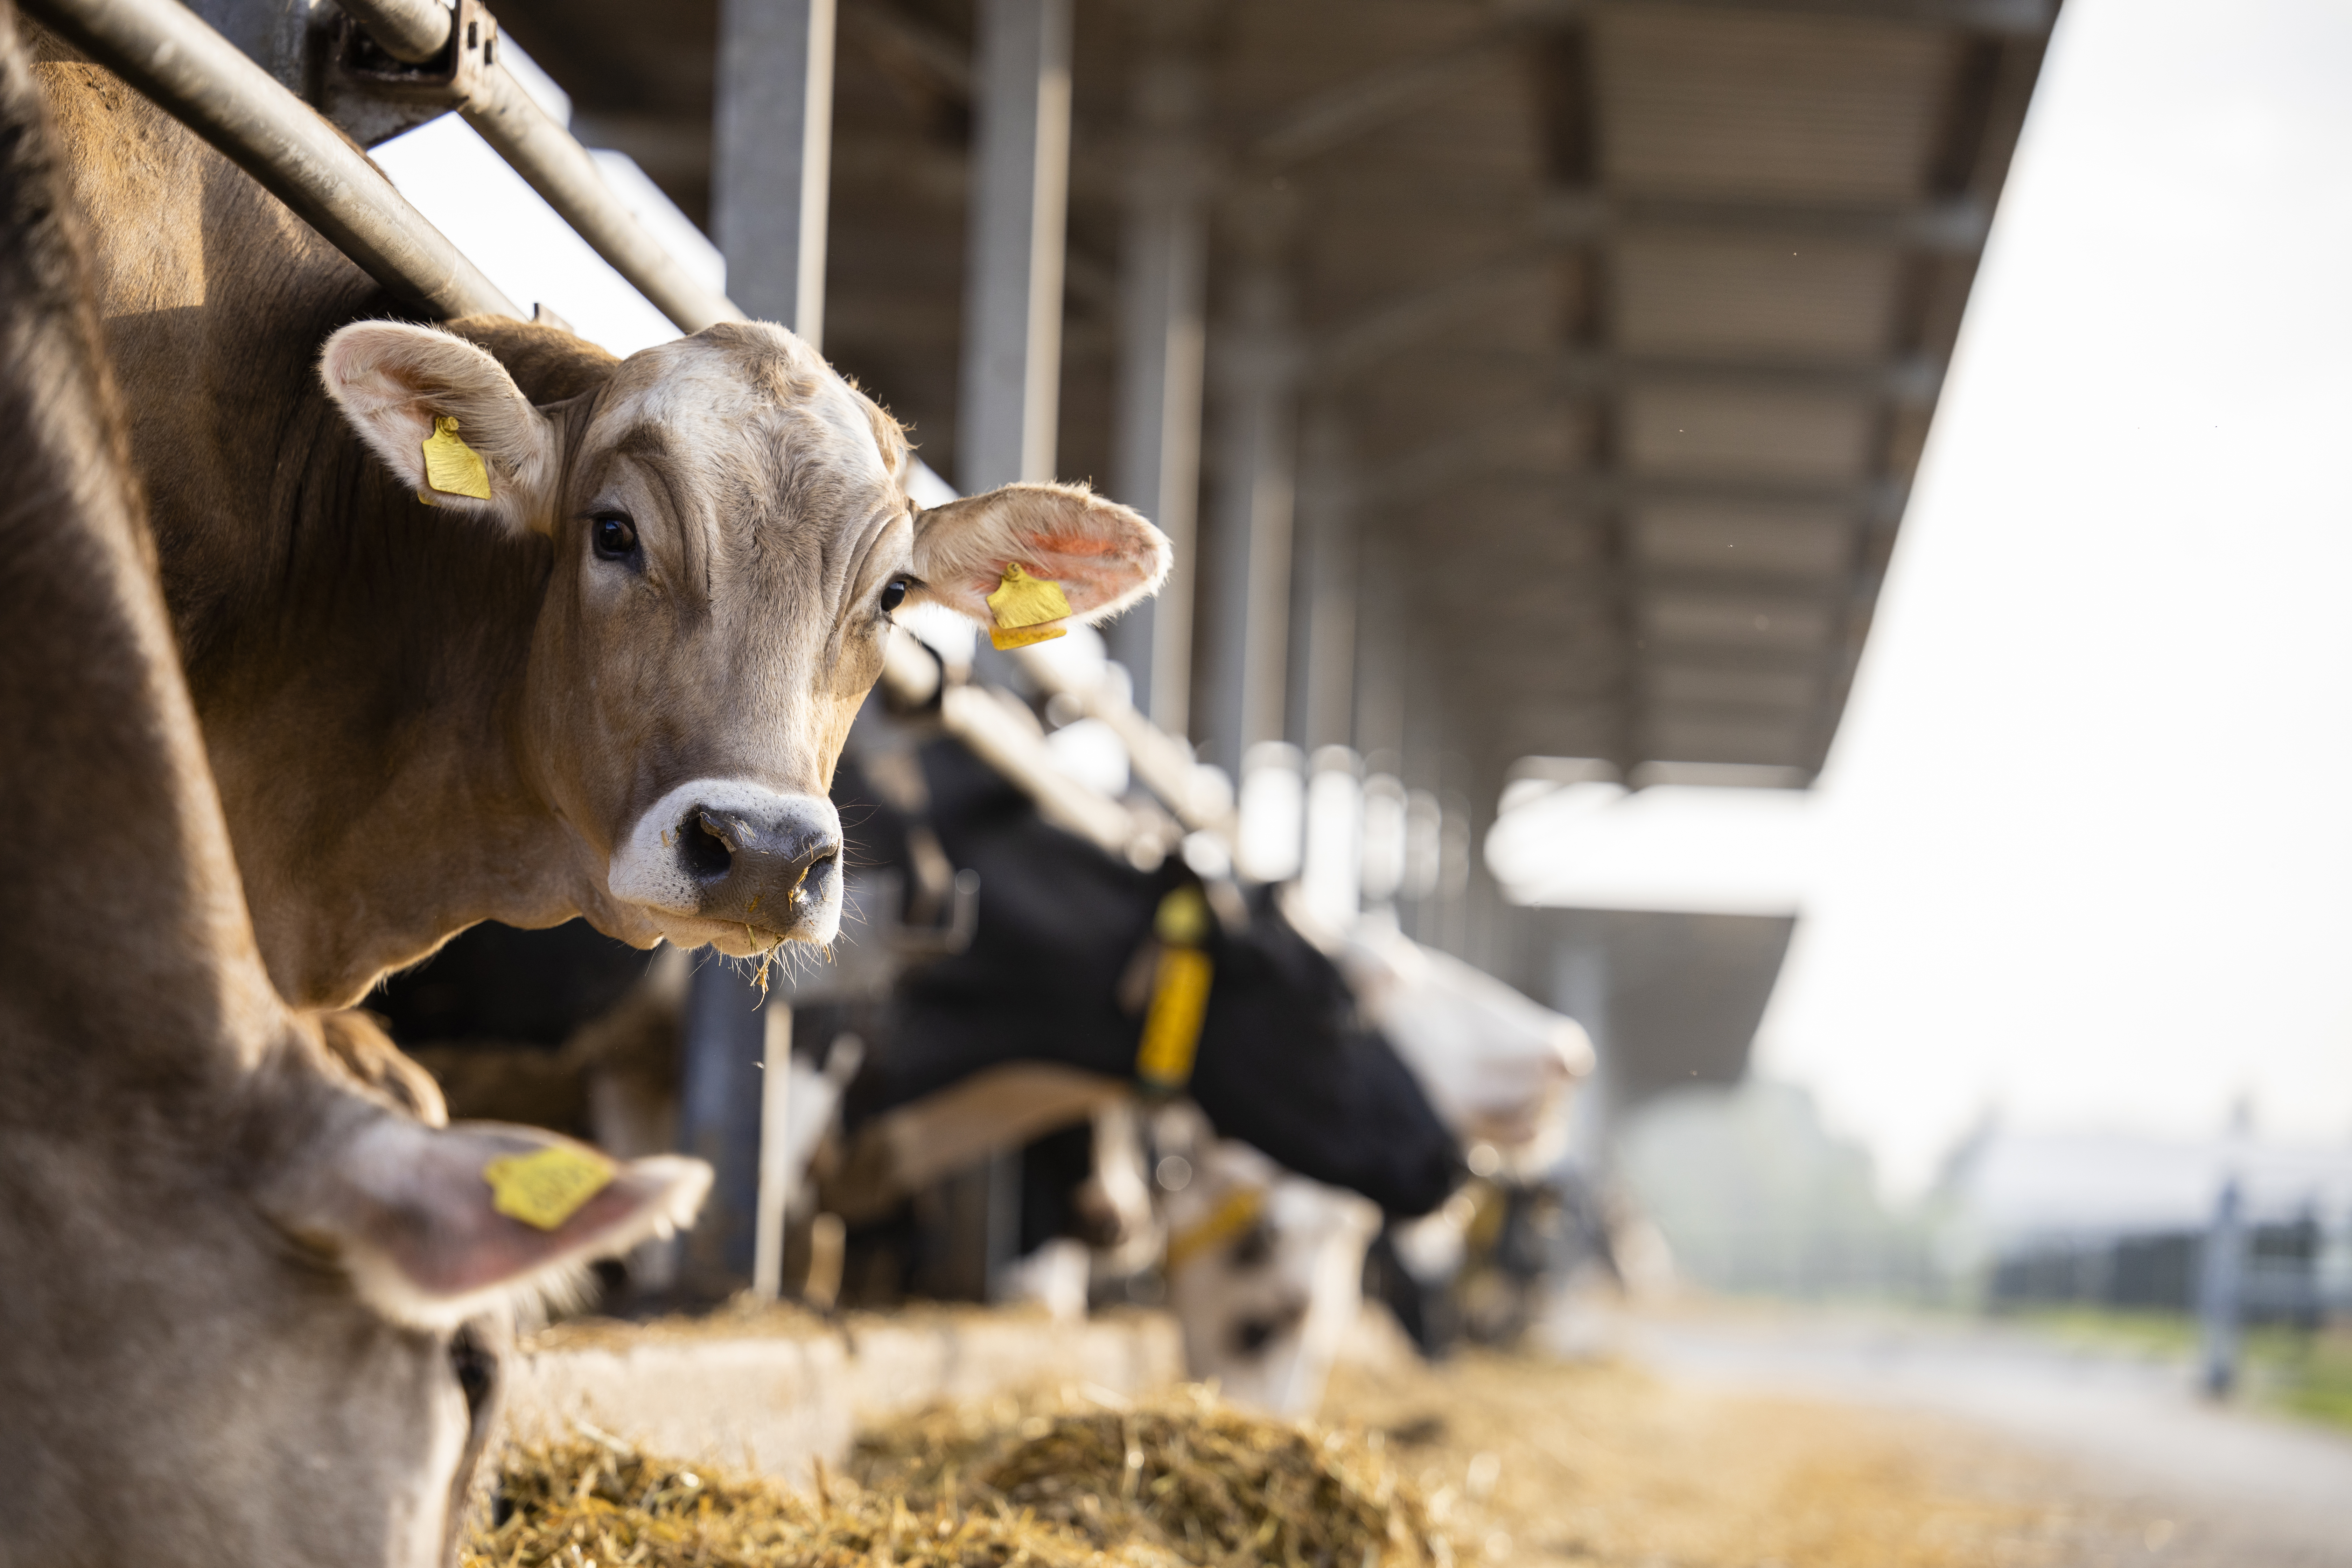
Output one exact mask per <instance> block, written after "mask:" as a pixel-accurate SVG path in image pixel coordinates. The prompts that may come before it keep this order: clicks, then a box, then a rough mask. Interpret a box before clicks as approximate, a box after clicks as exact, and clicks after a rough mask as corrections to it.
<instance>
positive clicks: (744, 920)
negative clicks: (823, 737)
mask: <svg viewBox="0 0 2352 1568" xmlns="http://www.w3.org/2000/svg"><path fill="white" fill-rule="evenodd" d="M609 880H610V883H611V886H612V889H613V892H614V894H615V895H616V896H618V897H620V898H624V899H626V900H630V901H631V902H634V903H638V904H643V905H646V906H649V907H651V908H653V909H656V910H662V911H665V912H667V913H671V914H677V915H684V916H688V917H689V918H691V919H694V920H697V921H709V922H712V923H715V924H719V925H723V926H728V927H735V928H748V930H749V931H750V932H751V933H752V940H753V943H754V945H765V944H766V942H767V941H772V940H773V939H775V938H778V937H784V938H791V939H794V940H797V941H802V942H827V941H830V940H831V939H832V936H833V933H834V931H835V928H836V926H837V925H838V923H839V921H840V910H841V817H840V815H839V814H838V813H837V812H835V810H834V808H833V803H832V802H831V801H829V800H827V799H825V798H824V796H823V795H785V794H782V793H780V792H778V791H775V790H771V789H766V788H763V787H761V786H760V785H758V784H747V783H744V782H742V781H740V780H735V779H697V780H695V781H693V782H692V783H689V784H680V785H678V786H677V788H676V789H673V790H671V791H669V792H668V793H667V794H666V795H663V796H662V798H661V799H659V800H657V801H656V802H655V803H654V804H653V805H652V806H650V807H649V808H647V810H646V813H645V815H644V816H641V817H639V818H638V819H637V824H636V826H635V828H634V829H632V831H631V832H630V834H629V837H628V840H627V842H626V843H625V844H624V845H623V846H622V847H621V850H620V852H619V853H618V854H616V855H614V857H613V865H612V870H611V873H610V877H609Z"/></svg>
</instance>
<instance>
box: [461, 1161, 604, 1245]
mask: <svg viewBox="0 0 2352 1568" xmlns="http://www.w3.org/2000/svg"><path fill="white" fill-rule="evenodd" d="M482 1180H484V1181H486V1182H488V1183H489V1184H490V1206H491V1207H492V1208H494V1209H496V1210H498V1211H499V1213H500V1214H502V1215H506V1216H507V1217H508V1218H509V1219H519V1220H520V1221H522V1222H523V1224H525V1225H528V1226H537V1227H538V1228H540V1229H541V1230H553V1229H555V1228H557V1227H558V1226H561V1225H562V1223H563V1222H564V1221H565V1220H567V1219H570V1218H571V1217H572V1215H575V1214H578V1213H579V1212H580V1205H583V1204H584V1203H586V1202H587V1201H588V1200H589V1199H590V1198H593V1197H594V1196H595V1195H596V1194H598V1193H601V1192H603V1191H604V1189H605V1188H606V1187H609V1186H611V1185H612V1184H613V1162H612V1161H610V1160H607V1159H606V1158H604V1156H603V1155H602V1154H598V1153H595V1152H593V1151H591V1150H587V1149H578V1148H573V1147H572V1146H570V1145H568V1144H563V1143H555V1144H551V1145H549V1146H548V1147H547V1148H544V1149H539V1150H534V1151H533V1152H530V1153H528V1154H508V1155H504V1156H502V1157H500V1158H499V1159H496V1160H493V1161H491V1162H490V1163H488V1164H487V1165H485V1166H483V1167H482Z"/></svg>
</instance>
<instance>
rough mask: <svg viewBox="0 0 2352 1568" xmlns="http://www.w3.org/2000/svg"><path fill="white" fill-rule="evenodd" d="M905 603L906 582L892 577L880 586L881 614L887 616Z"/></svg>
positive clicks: (902, 578)
mask: <svg viewBox="0 0 2352 1568" xmlns="http://www.w3.org/2000/svg"><path fill="white" fill-rule="evenodd" d="M906 602H907V580H906V579H905V578H904V577H893V578H891V579H890V580H889V581H888V582H887V583H885V584H882V613H883V614H884V615H886V616H887V615H888V614H889V613H890V612H891V611H893V610H895V609H897V608H898V606H899V605H903V604H905V603H906Z"/></svg>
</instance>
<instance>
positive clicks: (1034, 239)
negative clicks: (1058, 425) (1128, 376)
mask: <svg viewBox="0 0 2352 1568" xmlns="http://www.w3.org/2000/svg"><path fill="white" fill-rule="evenodd" d="M979 26H980V32H979V37H978V39H977V40H976V42H975V46H974V52H975V54H976V56H977V58H976V59H975V60H974V62H973V63H974V65H975V67H976V69H975V71H974V73H973V89H974V102H973V112H974V124H973V128H972V156H971V216H970V217H969V218H968V219H967V234H968V236H969V239H968V245H967V249H966V252H965V263H964V320H963V374H962V381H961V388H960V395H959V397H958V400H957V408H956V482H957V484H958V485H959V486H960V487H961V489H963V491H964V493H965V494H967V495H971V494H975V493H977V492H979V491H981V490H985V489H994V488H995V487H997V486H998V485H1002V484H1007V483H1010V482H1012V481H1013V480H1016V479H1033V480H1034V479H1052V478H1053V477H1054V445H1055V434H1056V431H1055V421H1056V420H1057V418H1058V417H1059V415H1060V401H1061V384H1062V241H1063V225H1064V221H1065V219H1066V216H1067V209H1068V196H1069V181H1070V0H980V16H979Z"/></svg>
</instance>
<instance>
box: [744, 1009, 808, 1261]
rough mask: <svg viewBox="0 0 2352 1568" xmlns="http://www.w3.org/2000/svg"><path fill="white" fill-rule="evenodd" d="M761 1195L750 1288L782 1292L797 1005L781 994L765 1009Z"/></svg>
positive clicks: (788, 1209)
mask: <svg viewBox="0 0 2352 1568" xmlns="http://www.w3.org/2000/svg"><path fill="white" fill-rule="evenodd" d="M762 1012H763V1016H764V1017H765V1020H766V1027H765V1028H764V1029H763V1030H762V1031H761V1065H762V1071H761V1080H762V1081H761V1085H760V1196H759V1202H758V1204H757V1205H755V1207H754V1209H753V1211H752V1231H751V1294H752V1295H754V1296H756V1297H758V1298H759V1299H760V1300H762V1301H772V1300H775V1299H776V1298H777V1297H778V1296H780V1295H782V1293H783V1285H784V1222H785V1220H786V1219H787V1218H789V1217H790V1215H791V1213H792V1206H793V1177H794V1176H795V1175H797V1174H798V1173H797V1172H795V1171H794V1170H793V1163H792V1152H793V1010H792V1007H791V1006H790V1005H788V1004H787V1003H786V1002H785V1001H784V999H783V998H782V996H777V997H773V998H772V999H771V1000H770V1001H769V1003H768V1005H767V1006H766V1007H765V1008H764V1009H763V1010H762Z"/></svg>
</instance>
